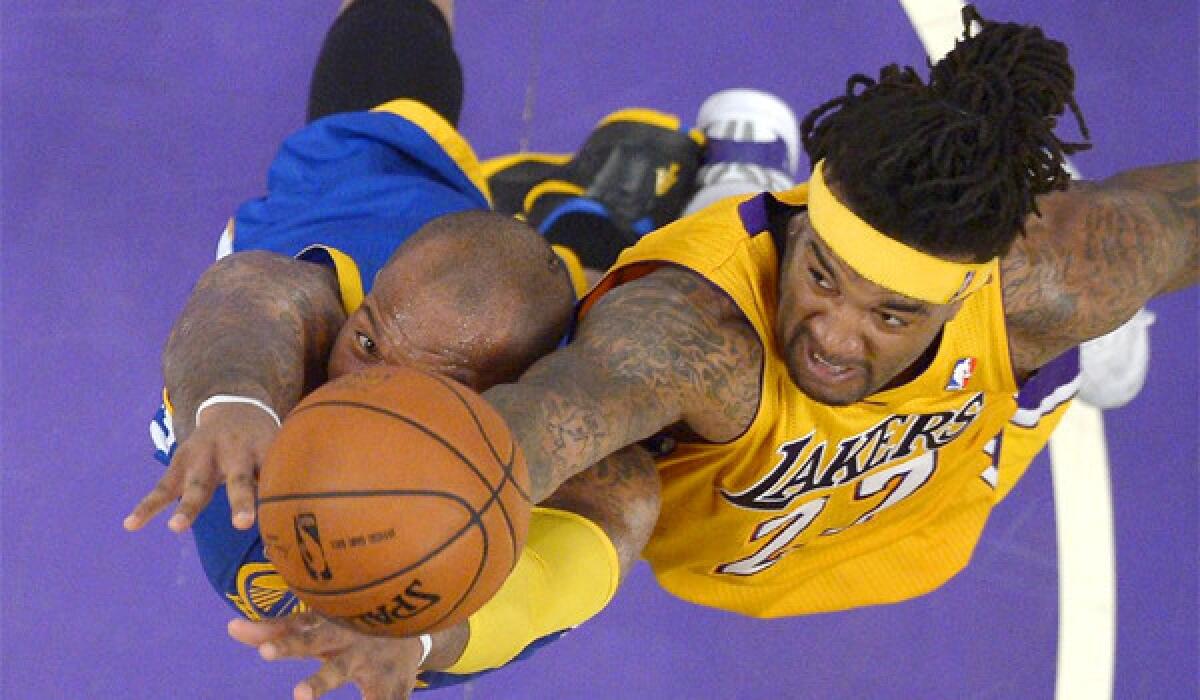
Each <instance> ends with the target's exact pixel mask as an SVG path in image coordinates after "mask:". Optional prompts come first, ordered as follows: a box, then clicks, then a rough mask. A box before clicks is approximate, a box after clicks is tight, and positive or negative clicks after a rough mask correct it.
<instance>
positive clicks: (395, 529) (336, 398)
mask: <svg viewBox="0 0 1200 700" xmlns="http://www.w3.org/2000/svg"><path fill="white" fill-rule="evenodd" d="M530 508H531V504H530V501H529V476H528V473H527V471H526V468H525V462H524V459H523V457H522V455H521V452H520V450H519V449H518V448H517V445H516V443H515V442H514V440H513V438H512V435H511V434H510V433H509V432H508V428H507V426H506V425H505V424H504V421H503V420H501V418H500V417H499V415H498V414H497V413H496V412H495V410H494V409H492V407H491V406H489V405H488V404H487V403H486V402H485V401H484V400H483V399H482V398H481V397H480V396H479V395H478V394H476V393H474V392H473V391H471V390H470V389H467V388H466V387H464V386H462V385H460V384H457V383H456V382H454V381H452V380H449V379H446V378H444V377H440V376H435V375H432V374H427V373H425V372H420V371H418V370H414V369H403V368H384V367H381V368H375V369H371V370H368V371H366V372H360V373H357V374H354V375H349V376H346V377H342V378H340V379H338V380H336V381H332V382H330V383H328V384H326V385H325V386H323V387H321V388H320V389H318V390H316V391H314V392H313V393H312V394H310V395H309V396H307V397H306V398H305V399H304V400H303V401H302V402H300V404H299V405H298V406H296V408H295V410H293V411H292V412H291V414H289V415H288V417H287V419H286V420H285V421H284V422H283V427H282V429H281V430H280V431H279V434H278V436H277V437H276V439H275V442H274V444H273V445H272V446H271V449H270V451H269V452H268V454H267V458H266V461H265V463H264V464H263V466H262V472H261V474H260V475H259V486H258V513H259V515H258V517H259V529H260V531H261V532H262V537H263V543H264V545H265V547H266V552H267V556H268V557H270V559H271V561H272V562H274V563H275V566H276V567H277V568H278V569H279V573H280V575H282V576H283V578H284V580H285V581H287V583H288V586H289V587H290V588H291V590H292V591H293V592H295V593H296V595H297V596H299V598H300V600H302V601H303V602H305V603H307V604H308V605H309V606H310V607H311V608H312V609H314V610H316V611H317V612H320V613H322V614H324V615H326V616H328V617H332V618H336V619H338V620H340V621H342V622H343V623H346V624H349V625H351V626H352V627H354V628H356V629H358V630H360V631H363V632H366V633H368V634H375V635H388V636H411V635H415V634H420V633H423V632H431V631H434V630H439V629H443V628H446V627H450V626H452V625H454V624H455V623H458V622H461V621H462V620H464V619H466V618H467V617H468V616H469V615H470V614H471V613H473V612H475V610H477V609H478V608H479V607H480V606H482V605H483V604H484V603H485V602H487V600H488V599H489V598H491V596H492V594H493V593H495V592H496V589H498V588H499V587H500V585H501V584H502V583H503V582H504V579H505V578H506V577H507V576H508V574H509V572H510V571H511V570H512V568H513V565H514V564H515V563H516V561H517V557H518V556H520V552H521V548H522V547H523V546H524V544H525V535H526V532H527V530H528V527H529V514H530Z"/></svg>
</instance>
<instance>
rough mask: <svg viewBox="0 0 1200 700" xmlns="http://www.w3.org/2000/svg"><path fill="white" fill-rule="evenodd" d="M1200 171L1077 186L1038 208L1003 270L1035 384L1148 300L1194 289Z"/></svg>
mask: <svg viewBox="0 0 1200 700" xmlns="http://www.w3.org/2000/svg"><path fill="white" fill-rule="evenodd" d="M1198 202H1200V163H1197V162H1190V163H1179V164H1173V165H1162V166H1156V167H1149V168H1140V169H1137V170H1130V171H1127V172H1123V173H1120V174H1118V175H1115V176H1113V177H1111V178H1108V179H1107V180H1102V181H1099V182H1075V183H1072V184H1071V187H1070V189H1068V190H1067V191H1065V192H1056V193H1053V194H1050V195H1047V196H1045V197H1044V198H1042V199H1040V200H1039V201H1038V206H1039V208H1040V209H1041V211H1042V216H1041V217H1040V218H1038V217H1032V218H1031V219H1030V220H1029V222H1028V224H1027V235H1026V236H1025V237H1024V238H1023V239H1018V241H1017V243H1016V244H1015V245H1014V246H1013V249H1012V250H1011V251H1010V252H1009V253H1008V254H1007V255H1006V256H1005V257H1004V259H1003V260H1002V261H1001V276H1002V278H1003V280H1002V281H1003V285H1004V304H1005V314H1006V318H1007V321H1008V333H1009V344H1010V347H1011V350H1012V355H1013V367H1014V369H1016V370H1017V372H1018V374H1028V373H1029V372H1032V371H1033V370H1036V369H1037V368H1039V367H1041V366H1042V365H1043V364H1045V363H1046V362H1048V361H1050V360H1051V359H1053V358H1055V357H1057V356H1058V355H1060V354H1061V353H1063V352H1064V351H1066V350H1067V349H1069V348H1071V347H1074V346H1076V345H1079V344H1080V343H1082V342H1084V341H1087V340H1090V339H1092V338H1095V337H1098V336H1101V335H1103V334H1105V333H1107V332H1109V331H1111V330H1112V329H1114V328H1116V327H1117V326H1119V325H1120V324H1121V323H1123V322H1124V321H1125V320H1127V319H1128V318H1129V317H1131V316H1132V315H1133V314H1134V313H1135V312H1136V311H1137V310H1138V309H1139V308H1141V307H1142V305H1144V304H1145V303H1146V301H1147V300H1148V299H1150V298H1151V297H1154V296H1156V295H1159V294H1164V293H1166V292H1170V291H1175V290H1178V289H1182V288H1184V287H1186V286H1188V285H1192V284H1195V283H1196V279H1197V271H1198V269H1200V223H1198V213H1197V212H1198V210H1197V205H1198Z"/></svg>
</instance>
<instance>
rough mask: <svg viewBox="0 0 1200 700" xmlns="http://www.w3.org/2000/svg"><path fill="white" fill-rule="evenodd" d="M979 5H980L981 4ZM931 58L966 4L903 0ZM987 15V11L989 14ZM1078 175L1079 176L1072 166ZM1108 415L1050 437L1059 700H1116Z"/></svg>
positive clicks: (1080, 417)
mask: <svg viewBox="0 0 1200 700" xmlns="http://www.w3.org/2000/svg"><path fill="white" fill-rule="evenodd" d="M977 4H979V3H977ZM900 5H901V6H902V7H903V8H904V11H905V13H906V14H907V15H908V19H909V21H910V22H911V23H912V25H913V28H914V29H915V30H916V32H917V36H918V37H920V39H921V44H922V45H923V46H924V47H925V51H926V52H927V53H928V54H929V56H930V58H931V60H935V61H936V60H937V59H938V58H940V57H942V56H943V55H945V54H946V52H948V51H949V50H950V49H952V48H953V47H954V39H955V37H957V36H958V35H959V34H960V33H961V31H962V8H963V7H964V3H963V2H961V1H960V0H900ZM984 15H985V16H986V12H984ZM1067 170H1068V171H1069V172H1070V173H1071V176H1072V177H1076V178H1077V177H1079V173H1078V172H1077V171H1076V170H1075V168H1074V167H1073V166H1072V165H1071V164H1070V163H1068V164H1067ZM1106 446H1107V441H1106V438H1105V434H1104V418H1103V416H1102V415H1101V412H1100V411H1099V410H1097V409H1095V408H1092V407H1090V406H1087V405H1084V404H1082V403H1081V402H1079V401H1076V402H1074V403H1073V404H1072V405H1071V406H1070V408H1068V409H1067V412H1066V415H1064V416H1063V419H1062V422H1061V423H1060V424H1059V426H1058V428H1057V429H1056V430H1055V431H1054V436H1053V438H1051V440H1050V470H1051V475H1052V478H1053V487H1054V515H1055V517H1054V522H1055V529H1056V532H1057V539H1058V667H1057V673H1056V674H1055V689H1054V696H1055V699H1056V700H1081V699H1084V698H1086V699H1088V700H1092V699H1103V698H1112V695H1113V668H1114V663H1115V658H1116V619H1117V618H1116V608H1117V606H1116V600H1117V598H1116V556H1115V553H1114V541H1113V519H1112V496H1111V487H1110V481H1109V466H1108V450H1107V447H1106Z"/></svg>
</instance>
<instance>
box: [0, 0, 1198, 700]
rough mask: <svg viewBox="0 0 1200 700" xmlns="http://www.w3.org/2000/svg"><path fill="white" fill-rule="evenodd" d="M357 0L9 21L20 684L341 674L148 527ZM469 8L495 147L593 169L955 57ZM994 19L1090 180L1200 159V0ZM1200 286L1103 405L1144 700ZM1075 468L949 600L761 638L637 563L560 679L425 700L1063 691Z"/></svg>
mask: <svg viewBox="0 0 1200 700" xmlns="http://www.w3.org/2000/svg"><path fill="white" fill-rule="evenodd" d="M337 4H338V3H337V2H336V1H335V0H321V1H317V0H306V1H303V2H301V1H300V0H276V1H275V2H269V3H267V2H263V3H258V2H232V1H229V2H211V1H204V2H197V1H194V0H193V1H189V2H181V1H178V0H176V1H172V0H165V1H164V0H154V1H151V0H37V1H35V0H3V1H2V3H0V32H2V44H0V78H2V83H0V100H2V112H0V128H2V133H0V154H2V158H3V170H2V173H0V177H2V180H0V187H2V206H3V218H2V222H0V226H2V229H0V232H2V236H3V237H2V239H0V248H2V250H3V255H2V258H0V259H2V261H3V262H2V265H3V267H2V282H3V287H2V292H0V305H2V308H3V351H2V353H3V354H2V362H3V375H2V386H3V391H2V395H3V404H2V414H0V415H2V421H3V434H2V436H0V445H2V450H3V454H2V462H0V497H2V498H0V534H2V539H0V542H2V548H0V580H2V582H3V583H2V590H0V606H2V608H0V610H2V618H0V644H2V651H0V664H2V671H0V698H4V699H5V700H10V699H11V700H26V699H33V698H135V699H141V698H145V699H165V698H173V699H176V698H177V699H180V700H192V699H200V698H280V699H282V698H288V697H290V688H291V686H292V684H293V683H294V682H295V681H297V680H299V679H300V678H302V677H303V676H304V675H305V674H306V673H308V672H310V671H311V670H312V669H313V668H314V667H313V666H310V665H308V664H300V663H277V664H267V663H265V662H262V661H260V660H259V659H258V657H257V656H256V655H255V654H254V653H253V652H251V651H249V650H246V649H244V648H242V647H240V646H239V645H237V644H235V643H234V642H232V641H231V640H229V639H228V638H227V637H226V635H225V631H224V630H225V623H226V621H227V620H228V619H229V618H230V617H231V611H230V609H229V608H228V607H227V606H226V605H225V604H224V603H223V602H222V601H220V600H219V599H218V598H217V597H216V595H215V594H214V593H213V592H212V591H211V590H210V589H209V588H208V586H207V584H206V583H205V582H204V580H203V574H202V572H201V569H200V566H199V563H198V561H197V558H196V556H195V554H194V552H193V550H192V543H191V541H190V540H189V539H188V538H187V537H186V536H184V537H179V536H175V535H172V534H171V533H170V532H168V531H167V530H166V528H165V527H164V526H163V523H162V522H157V523H155V524H154V525H152V526H151V527H150V528H148V530H146V531H144V532H142V533H139V534H136V535H130V534H128V533H125V532H124V531H123V530H122V529H121V519H122V518H123V517H124V515H125V514H126V512H127V510H128V508H129V507H130V506H131V505H132V504H133V503H134V502H135V501H136V500H137V498H139V497H140V495H141V494H142V493H143V492H144V491H145V490H146V489H147V488H149V486H150V485H151V484H152V483H153V481H154V479H155V478H156V475H157V473H158V467H157V466H156V464H155V463H154V462H153V460H152V458H151V452H152V448H151V445H150V442H149V439H148V436H147V428H146V426H147V422H148V420H149V418H150V417H151V414H152V413H153V411H154V408H155V407H156V402H157V397H158V391H159V386H160V381H161V380H160V374H159V366H158V358H159V353H160V350H161V347H162V343H163V341H164V339H165V337H166V334H167V331H168V329H169V328H170V324H171V322H172V320H173V318H174V317H175V315H176V314H177V313H178V312H179V310H180V309H181V307H182V303H183V300H184V299H185V297H186V295H187V293H188V290H189V289H190V286H191V284H192V282H193V281H194V280H195V279H196V278H197V276H198V274H199V273H200V271H201V270H202V269H203V268H204V267H205V266H206V264H207V263H208V262H209V261H210V260H211V257H212V253H213V248H214V245H215V242H216V237H217V234H218V232H219V231H220V229H221V227H222V226H223V224H224V222H225V220H226V218H227V217H228V216H229V214H230V213H231V212H232V210H233V208H234V207H235V206H236V205H237V204H238V203H239V202H240V201H241V200H243V199H245V198H247V197H251V196H255V195H258V194H260V193H261V192H262V189H263V186H264V181H265V170H266V166H267V163H268V162H269V160H270V158H271V156H272V153H273V151H274V149H275V147H276V146H277V144H278V143H279V141H280V140H281V138H282V137H283V136H284V135H285V134H287V133H288V132H289V131H290V130H292V129H294V128H296V127H297V126H298V125H300V124H301V122H302V119H303V114H304V94H305V87H306V81H307V78H308V71H309V69H310V67H311V64H312V62H313V60H314V58H315V56H316V52H317V48H318V46H319V42H320V40H321V37H322V34H323V32H324V29H325V28H326V26H327V25H328V23H329V22H330V20H331V18H332V17H333V14H334V12H335V10H336V6H337ZM458 5H459V6H458V8H457V16H456V24H457V45H458V47H459V50H460V52H461V55H462V58H463V63H464V69H465V73H466V91H467V99H466V107H465V112H464V116H463V120H462V130H463V132H464V133H465V134H466V135H467V137H468V138H469V139H470V140H471V142H472V143H473V144H474V145H475V147H476V149H477V152H478V153H479V154H480V155H481V156H491V155H498V154H501V153H506V152H511V151H514V150H517V149H518V148H520V147H521V146H523V145H526V146H528V147H529V148H531V149H534V150H550V151H568V150H573V149H574V148H575V147H576V146H578V145H579V144H580V143H581V142H582V140H583V138H584V137H585V136H586V135H587V133H588V132H589V131H590V129H591V126H592V125H593V124H594V123H595V122H596V121H597V120H598V119H599V118H600V117H602V116H603V115H604V114H606V113H607V112H609V111H611V110H613V109H616V108H619V107H626V106H633V105H638V106H647V107H656V108H659V109H663V110H667V111H673V112H676V113H678V114H680V115H681V116H683V117H684V119H685V120H686V119H690V118H691V117H692V116H693V115H694V114H695V110H696V108H697V107H698V106H699V104H700V102H701V101H702V100H703V99H704V97H705V96H707V95H708V94H710V93H712V92H714V91H716V90H718V89H722V88H727V87H735V86H748V87H757V88H761V89H765V90H769V91H772V92H775V93H777V94H779V95H781V96H782V97H784V98H785V99H786V100H787V101H788V102H789V103H790V104H791V105H792V106H793V108H794V109H795V110H796V111H797V112H798V113H800V114H803V113H804V112H806V111H807V110H808V109H809V108H811V107H812V106H815V105H816V104H818V103H819V102H821V101H824V100H825V99H827V98H829V97H832V96H833V95H835V94H837V93H839V92H840V91H841V90H843V88H844V83H845V79H846V78H847V77H848V76H849V75H850V74H852V73H855V72H864V73H875V72H876V71H877V70H878V68H879V67H880V66H881V65H883V64H885V63H889V62H900V63H908V64H917V65H922V64H923V62H924V56H925V53H924V50H923V48H922V44H921V42H920V41H919V40H918V38H917V34H916V33H915V32H914V30H913V27H912V25H911V24H910V22H909V19H908V17H907V16H906V14H905V11H904V10H903V9H902V7H901V5H900V4H899V3H897V2H892V1H891V0H837V1H836V2H822V3H810V2H796V1H794V0H793V1H788V2H785V1H784V0H770V1H768V0H763V1H756V0H749V1H747V2H739V3H730V2H718V1H716V0H694V1H693V2H656V1H653V0H613V1H611V2H598V1H596V0H517V1H516V2H509V3H498V2H483V1H482V0H461V1H460V2H459V3H458ZM980 7H981V11H982V12H983V14H984V15H985V16H987V17H991V18H996V19H1016V20H1020V21H1025V22H1031V23H1037V24H1040V25H1041V26H1043V27H1044V28H1045V29H1046V30H1047V32H1048V33H1049V34H1050V35H1051V36H1054V37H1057V38H1060V39H1062V40H1064V41H1065V42H1066V43H1067V44H1068V45H1069V46H1070V47H1071V51H1072V54H1071V55H1072V59H1073V62H1074V64H1075V66H1076V69H1077V73H1078V91H1077V97H1078V101H1079V103H1080V105H1081V106H1082V108H1083V111H1084V114H1085V115H1086V117H1087V119H1088V123H1089V125H1090V127H1091V130H1092V136H1093V141H1094V143H1095V147H1094V149H1093V150H1092V151H1089V152H1085V153H1082V154H1080V155H1079V156H1077V158H1076V159H1075V163H1076V165H1077V166H1078V168H1079V170H1080V171H1081V172H1082V173H1083V174H1084V175H1085V176H1088V177H1104V176H1107V175H1110V174H1112V173H1114V172H1117V171H1119V170H1122V169H1125V168H1129V167H1132V166H1135V165H1138V164H1146V163H1154V162H1163V161H1171V160H1182V159H1188V158H1195V157H1197V155H1198V154H1200V143H1198V133H1200V122H1198V114H1197V105H1198V102H1200V79H1198V75H1197V73H1198V66H1200V61H1198V54H1197V44H1198V39H1200V29H1198V27H1200V9H1198V6H1197V4H1196V3H1195V2H1180V1H1179V0H1061V1H1057V2H1033V1H1032V0H980ZM1066 132H1067V133H1068V134H1071V131H1070V129H1069V128H1068V129H1066ZM1072 135H1073V134H1072ZM1197 299H1198V295H1197V292H1196V291H1195V290H1194V289H1193V290H1190V291H1186V292H1183V293H1177V294H1174V295H1172V296H1169V297H1165V298H1163V299H1160V300H1157V301H1155V302H1154V303H1152V304H1151V308H1152V309H1153V310H1154V311H1155V312H1156V313H1157V314H1158V322H1157V324H1156V325H1155V326H1154V327H1153V328H1152V353H1153V366H1152V370H1151V374H1150V377H1149V381H1148V383H1147V386H1146V389H1145V390H1144V392H1143V393H1142V394H1141V396H1140V397H1139V398H1138V399H1137V400H1136V401H1135V402H1134V403H1133V404H1132V405H1130V406H1128V407H1126V408H1124V409H1120V410H1117V411H1113V412H1110V413H1108V414H1106V416H1105V425H1106V429H1107V435H1108V442H1107V446H1108V451H1109V461H1110V466H1111V479H1112V483H1111V486H1112V494H1113V513H1114V522H1115V533H1116V534H1115V541H1116V547H1117V556H1116V559H1117V579H1116V580H1117V603H1116V610H1117V613H1116V665H1115V677H1114V683H1113V693H1112V694H1113V697H1116V698H1130V699H1141V698H1156V699H1157V698H1195V697H1198V696H1200V680H1198V676H1200V661H1198V659H1200V642H1198V634H1200V633H1198V628H1200V611H1198V599H1200V567H1198V563H1197V559H1198V552H1200V538H1198V526H1200V505H1198V500H1200V499H1198V497H1200V477H1198V472H1200V470H1198V465H1200V455H1198V442H1197V433H1196V431H1197V427H1198V426H1200V415H1198V409H1197V406H1198V403H1200V401H1198V391H1200V389H1198V387H1200V381H1198V379H1197V370H1198V364H1200V363H1198V361H1197V350H1196V348H1197V347H1198V341H1200V338H1198V333H1197V318H1198V314H1197ZM1048 464H1049V463H1048V460H1047V458H1045V457H1042V458H1040V459H1039V460H1038V462H1037V463H1036V464H1035V466H1034V467H1033V468H1031V470H1030V472H1029V473H1028V475H1027V476H1026V478H1025V480H1024V481H1023V483H1021V484H1020V485H1019V486H1018V487H1017V489H1016V490H1015V492H1014V493H1013V494H1012V495H1011V496H1010V497H1009V499H1008V500H1007V501H1005V502H1004V503H1003V504H1002V505H1001V507H999V508H998V509H997V511H996V513H995V515H994V518H993V521H992V522H991V523H990V524H989V527H988V530H987V532H986V533H985V537H984V539H983V541H982V542H981V543H980V545H979V548H978V550H977V552H976V556H975V560H974V562H973V563H972V565H971V566H970V567H969V568H968V569H967V571H966V572H964V573H963V574H962V575H961V576H959V577H958V578H956V579H955V580H953V581H952V582H951V583H949V584H948V585H946V586H945V587H944V588H942V589H941V590H938V591H936V592H934V593H933V594H931V595H928V596H926V597H924V598H921V599H918V600H914V601H911V602H908V603H905V604H901V605H895V606H890V607H879V608H870V609H862V610H856V611H852V612H846V613H837V614H827V615H820V616H814V617H808V618H793V619H785V620H771V621H762V620H751V619H745V618H740V617H737V616H735V615H732V614H727V613H721V612H717V611H712V610H707V609H702V608H698V607H694V606H689V605H686V604H684V603H681V602H679V601H677V600H675V599H673V598H671V597H669V596H667V595H666V594H665V593H663V592H661V591H660V590H659V589H658V588H657V587H656V586H655V584H654V582H653V580H652V579H651V577H650V576H649V575H648V573H647V571H646V570H645V569H644V568H641V569H639V570H638V571H637V572H635V574H634V575H633V576H632V577H631V580H630V581H629V582H628V584H627V585H626V587H625V588H624V589H623V590H622V592H621V593H620V594H619V596H618V598H617V600H616V601H615V602H614V603H613V605H612V606H611V607H610V608H609V609H608V610H606V611H605V612H604V613H603V614H601V615H600V616H599V617H598V618H597V619H595V620H594V621H592V622H590V623H589V624H587V625H585V626H583V627H581V628H580V629H578V630H576V631H575V632H573V633H571V634H570V635H568V636H567V637H566V638H564V639H563V640H561V641H559V642H557V643H556V644H554V645H552V646H551V647H549V648H548V649H546V650H544V651H543V652H541V653H539V654H538V655H537V656H536V657H535V659H534V660H533V661H531V662H528V663H524V664H520V665H518V666H516V667H513V668H510V669H505V670H503V671H501V672H498V673H495V674H492V675H491V676H489V677H486V678H484V679H481V680H478V681H476V682H474V683H472V684H470V685H469V686H465V687H460V688H456V689H451V690H446V691H439V692H437V693H432V694H427V695H425V697H429V698H431V699H432V700H439V699H445V700H450V699H453V698H499V699H508V698H524V699H551V698H554V699H558V698H586V699H609V698H652V699H664V700H669V699H684V698H687V699H692V698H698V699H708V698H732V699H737V700H743V699H745V700H757V699H760V698H761V699H773V698H837V699H840V698H882V699H891V698H979V699H997V700H998V699H1008V698H1022V699H1024V698H1035V699H1037V698H1054V697H1055V687H1056V674H1057V670H1056V659H1057V655H1058V635H1059V625H1058V620H1059V580H1060V579H1059V572H1058V564H1057V562H1058V557H1057V550H1056V537H1055V509H1054V499H1053V494H1052V484H1051V478H1050V470H1049V466H1048ZM1056 486H1057V487H1058V488H1071V486H1072V484H1071V479H1070V475H1068V476H1067V478H1065V479H1060V483H1058V484H1056ZM336 697H340V698H349V697H355V694H354V693H352V692H350V691H343V692H340V693H338V694H336Z"/></svg>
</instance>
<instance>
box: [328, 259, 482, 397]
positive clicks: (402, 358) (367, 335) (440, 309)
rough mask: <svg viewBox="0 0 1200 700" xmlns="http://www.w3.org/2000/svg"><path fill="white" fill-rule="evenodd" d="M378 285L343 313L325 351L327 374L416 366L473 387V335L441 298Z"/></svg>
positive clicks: (475, 375)
mask: <svg viewBox="0 0 1200 700" xmlns="http://www.w3.org/2000/svg"><path fill="white" fill-rule="evenodd" d="M394 296H395V295H393V294H389V290H388V289H387V288H386V287H383V286H382V285H379V283H378V282H377V286H376V288H375V289H374V290H372V291H371V293H370V294H368V295H367V297H366V298H365V299H364V300H363V303H362V305H361V306H360V307H359V308H358V309H357V310H356V311H355V312H354V313H353V314H351V315H350V318H348V319H346V323H345V325H343V326H342V330H341V332H340V333H338V337H337V340H336V341H335V342H334V346H333V350H332V352H331V353H330V355H329V365H328V372H329V378H330V379H334V378H336V377H340V376H342V375H343V374H349V373H351V372H357V371H360V370H363V369H366V368H367V367H371V366H374V365H380V364H390V365H404V366H409V367H417V368H418V369H422V370H425V371H427V372H433V373H436V374H441V375H443V376H446V377H450V378H451V379H454V380H457V381H459V382H462V383H463V384H466V385H467V386H470V387H472V388H475V389H480V390H481V389H482V388H483V387H481V386H480V383H481V378H480V375H479V372H477V371H476V370H475V369H474V367H473V365H474V364H476V363H473V362H472V361H471V359H470V358H471V357H472V356H473V353H472V352H471V348H472V345H473V343H474V342H476V339H475V338H474V336H473V335H472V334H471V333H469V332H468V330H469V329H464V328H463V327H462V324H461V323H456V322H455V320H454V318H452V313H451V311H452V310H450V309H448V308H444V307H445V305H444V304H431V303H421V300H409V301H408V303H405V301H404V300H403V299H400V300H396V299H394V298H393V297H394Z"/></svg>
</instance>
